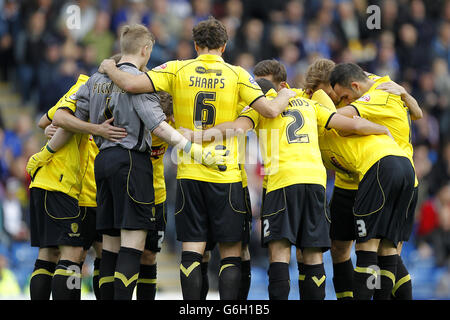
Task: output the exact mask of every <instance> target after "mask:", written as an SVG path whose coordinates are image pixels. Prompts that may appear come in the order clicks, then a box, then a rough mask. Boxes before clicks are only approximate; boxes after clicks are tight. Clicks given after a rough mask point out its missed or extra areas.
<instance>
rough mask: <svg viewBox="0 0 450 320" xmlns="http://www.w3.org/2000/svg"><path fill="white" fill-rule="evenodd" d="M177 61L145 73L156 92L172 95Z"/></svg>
mask: <svg viewBox="0 0 450 320" xmlns="http://www.w3.org/2000/svg"><path fill="white" fill-rule="evenodd" d="M176 71H177V61H169V62H166V63H163V64H162V65H159V66H157V67H155V68H153V69H152V70H149V71H147V72H146V75H147V76H148V78H149V79H150V81H151V83H152V85H153V88H154V89H155V91H156V92H158V91H166V92H168V93H170V94H173V89H174V86H173V84H174V82H175V78H176Z"/></svg>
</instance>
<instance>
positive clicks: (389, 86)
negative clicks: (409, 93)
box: [377, 81, 406, 96]
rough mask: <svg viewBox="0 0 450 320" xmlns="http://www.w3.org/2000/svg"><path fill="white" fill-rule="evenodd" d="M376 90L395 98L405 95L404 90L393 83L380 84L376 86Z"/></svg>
mask: <svg viewBox="0 0 450 320" xmlns="http://www.w3.org/2000/svg"><path fill="white" fill-rule="evenodd" d="M377 89H380V90H383V91H386V92H388V93H390V94H395V95H397V96H402V95H404V94H405V93H406V90H405V88H403V87H402V86H401V85H399V84H397V83H395V82H394V81H388V82H383V83H382V84H380V85H379V86H377Z"/></svg>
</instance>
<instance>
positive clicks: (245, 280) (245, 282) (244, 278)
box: [238, 260, 252, 300]
mask: <svg viewBox="0 0 450 320" xmlns="http://www.w3.org/2000/svg"><path fill="white" fill-rule="evenodd" d="M251 280H252V273H251V266H250V260H245V261H241V286H240V287H239V297H238V299H239V300H247V297H248V292H249V291H250V283H251Z"/></svg>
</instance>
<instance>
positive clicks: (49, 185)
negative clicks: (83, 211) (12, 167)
mask: <svg viewBox="0 0 450 320" xmlns="http://www.w3.org/2000/svg"><path fill="white" fill-rule="evenodd" d="M88 79H89V77H88V76H86V75H80V76H79V77H78V80H77V82H76V83H75V84H74V85H73V86H72V87H71V88H70V89H69V91H68V92H67V93H66V94H65V95H64V96H63V97H61V99H60V100H59V101H58V102H57V103H56V105H55V106H54V107H52V108H51V109H50V110H49V112H47V116H48V117H49V119H52V118H53V115H54V113H55V112H56V110H57V109H59V108H68V109H69V110H71V111H72V112H75V108H76V105H75V103H76V101H75V100H74V99H73V97H74V94H75V93H76V92H77V91H78V89H79V88H80V86H81V85H83V84H84V83H85V82H86V81H87V80H88ZM88 153H89V135H87V134H74V135H73V136H72V138H70V140H69V141H68V142H67V143H66V144H65V145H64V146H63V147H62V148H61V149H60V150H58V152H56V153H55V154H54V155H53V157H52V159H51V161H50V162H49V163H47V164H46V165H45V166H43V167H41V168H40V169H38V171H37V172H36V173H35V175H34V177H32V181H31V183H30V188H33V187H37V188H42V189H45V190H48V191H60V192H63V193H65V194H67V195H69V196H71V197H73V198H75V199H77V200H78V198H79V196H80V192H81V181H82V176H83V175H84V174H85V170H84V172H83V170H82V168H86V162H87V159H88V157H87V155H88Z"/></svg>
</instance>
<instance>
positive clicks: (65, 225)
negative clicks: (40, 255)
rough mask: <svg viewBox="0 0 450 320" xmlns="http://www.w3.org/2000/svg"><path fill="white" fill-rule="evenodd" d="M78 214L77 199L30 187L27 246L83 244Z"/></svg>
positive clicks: (80, 219) (43, 246)
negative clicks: (28, 240)
mask: <svg viewBox="0 0 450 320" xmlns="http://www.w3.org/2000/svg"><path fill="white" fill-rule="evenodd" d="M81 228H82V214H81V210H80V208H79V207H78V200H76V199H75V198H72V197H71V196H69V195H67V194H65V193H62V192H57V191H48V190H44V189H41V188H31V190H30V229H31V230H30V236H31V246H33V247H39V248H47V247H58V246H61V245H64V246H73V247H81V246H83V237H82V233H81Z"/></svg>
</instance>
